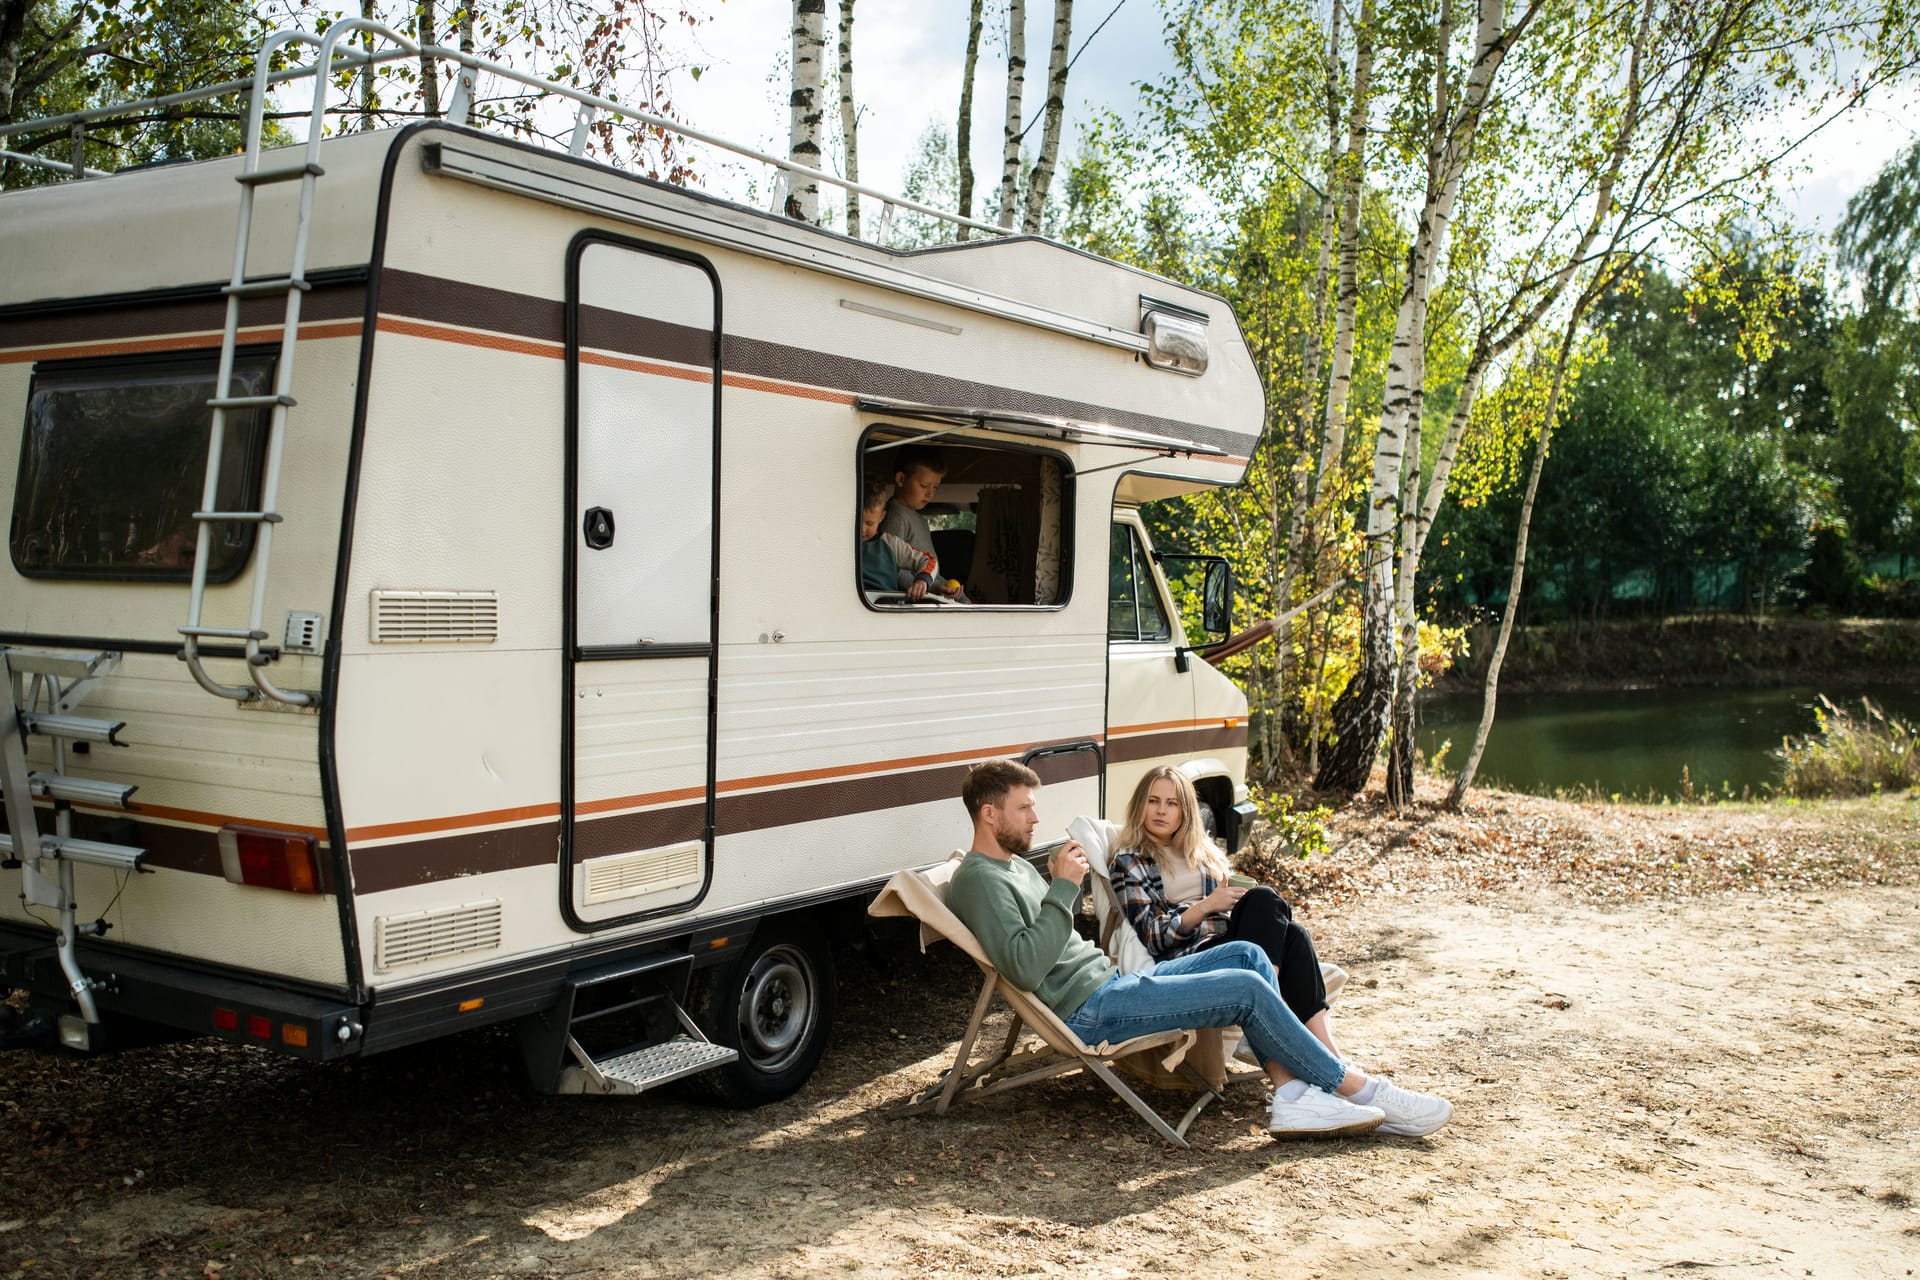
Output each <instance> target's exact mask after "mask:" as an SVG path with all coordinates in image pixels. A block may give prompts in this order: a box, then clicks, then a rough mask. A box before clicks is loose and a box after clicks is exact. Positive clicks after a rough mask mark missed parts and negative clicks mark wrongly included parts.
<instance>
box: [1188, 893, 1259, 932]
mask: <svg viewBox="0 0 1920 1280" xmlns="http://www.w3.org/2000/svg"><path fill="white" fill-rule="evenodd" d="M1246 893H1247V891H1246V888H1245V887H1244V886H1241V885H1236V884H1228V883H1226V882H1224V881H1223V882H1222V883H1221V884H1220V885H1218V886H1217V887H1216V888H1215V889H1214V891H1213V892H1212V893H1210V894H1208V895H1207V896H1206V897H1204V898H1202V899H1200V900H1199V901H1198V902H1196V903H1194V904H1193V905H1192V906H1190V907H1188V908H1187V909H1186V910H1185V911H1182V912H1181V913H1180V928H1181V929H1182V930H1183V931H1185V932H1187V933H1192V932H1193V931H1194V930H1195V929H1198V928H1199V927H1200V922H1201V921H1202V920H1205V919H1206V918H1207V917H1208V916H1223V915H1226V914H1228V913H1229V912H1231V911H1232V910H1233V909H1234V907H1235V906H1236V905H1238V904H1239V902H1240V899H1241V898H1243V897H1245V896H1246Z"/></svg>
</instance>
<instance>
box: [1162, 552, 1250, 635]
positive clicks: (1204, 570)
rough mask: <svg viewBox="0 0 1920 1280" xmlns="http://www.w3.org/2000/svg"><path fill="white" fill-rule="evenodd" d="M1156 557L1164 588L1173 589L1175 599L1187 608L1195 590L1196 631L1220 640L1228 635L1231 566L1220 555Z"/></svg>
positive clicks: (1229, 625)
mask: <svg viewBox="0 0 1920 1280" xmlns="http://www.w3.org/2000/svg"><path fill="white" fill-rule="evenodd" d="M1157 558H1158V560H1159V561H1160V568H1161V571H1162V572H1163V573H1165V574H1166V575H1167V585H1168V586H1170V587H1172V588H1173V594H1174V597H1175V599H1184V600H1185V601H1186V602H1187V605H1188V607H1189V608H1191V607H1192V605H1193V599H1194V597H1193V594H1192V593H1193V592H1195V591H1196V590H1197V591H1198V593H1199V597H1200V599H1199V604H1200V617H1199V619H1198V622H1199V628H1198V629H1199V630H1201V631H1204V632H1206V633H1207V635H1208V636H1210V637H1213V638H1216V639H1220V640H1224V639H1226V638H1227V637H1228V636H1229V635H1231V634H1232V633H1233V567H1232V566H1231V565H1229V564H1228V563H1227V562H1226V561H1225V560H1224V559H1222V558H1221V557H1220V556H1196V555H1186V554H1183V553H1180V552H1171V551H1170V552H1165V553H1158V554H1157ZM1196 578H1197V579H1198V581H1196ZM1191 638H1192V637H1189V639H1191Z"/></svg>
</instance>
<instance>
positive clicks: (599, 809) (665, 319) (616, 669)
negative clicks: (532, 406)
mask: <svg viewBox="0 0 1920 1280" xmlns="http://www.w3.org/2000/svg"><path fill="white" fill-rule="evenodd" d="M719 352H720V296H719V288H718V282H717V280H716V279H715V277H714V275H713V272H712V270H711V268H710V267H708V266H707V265H706V264H705V263H704V262H702V261H701V260H699V259H697V258H695V257H692V256H691V255H687V254H683V253H679V252H676V251H673V250H669V249H664V248H660V247H656V246H650V245H646V244H643V243H640V242H637V241H631V240H626V239H623V238H618V237H614V236H608V235H602V234H599V233H589V234H587V235H583V236H582V237H580V238H579V239H578V240H576V241H575V242H574V245H573V248H572V251H571V253H570V254H569V259H568V279H567V391H568V445H567V452H568V459H567V482H568V483H567V511H568V527H567V531H566V538H567V543H566V545H567V556H566V570H565V571H566V580H567V587H568V590H567V602H566V610H567V626H566V653H565V656H564V659H563V662H562V667H563V668H564V673H565V674H564V680H563V684H564V690H565V707H566V709H565V712H564V723H563V727H562V740H563V747H562V752H563V759H562V765H563V769H562V772H563V782H562V788H561V792H562V800H561V830H562V847H563V859H562V865H563V867H564V874H563V879H564V881H565V888H564V892H563V899H562V907H563V909H564V911H565V912H566V914H567V916H568V919H569V920H570V922H571V923H573V925H574V926H575V927H576V928H579V929H594V928H601V927H605V926H607V925H610V924H614V923H621V922H626V921H631V920H635V919H641V918H646V917H650V916H658V915H664V914H671V913H673V912H677V911H683V910H686V909H687V908H688V907H691V906H692V905H694V904H695V903H697V902H698V901H699V900H700V898H701V897H702V896H703V895H704V894H705V892H706V889H707V886H708V884H709V883H710V882H711V880H712V874H713V814H714V712H715V703H716V655H717V650H718V633H717V626H718V616H719V615H718V609H719V582H718V578H717V575H716V565H717V563H718V540H719V523H718V514H717V513H718V510H719V471H718V460H719V450H720V418H719V405H720V397H719V387H720V381H719Z"/></svg>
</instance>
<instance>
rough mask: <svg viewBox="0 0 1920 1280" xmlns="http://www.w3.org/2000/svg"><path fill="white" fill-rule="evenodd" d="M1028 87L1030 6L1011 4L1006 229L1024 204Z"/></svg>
mask: <svg viewBox="0 0 1920 1280" xmlns="http://www.w3.org/2000/svg"><path fill="white" fill-rule="evenodd" d="M1026 84H1027V4H1026V0H1007V116H1006V126H1005V130H1004V132H1003V134H1002V145H1001V159H1000V216H999V218H998V219H997V221H998V222H999V224H1000V225H1001V226H1003V227H1008V228H1011V227H1012V226H1013V215H1014V211H1015V209H1016V208H1017V206H1018V205H1019V203H1020V96H1021V94H1023V93H1024V92H1026Z"/></svg>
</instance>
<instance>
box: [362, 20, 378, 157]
mask: <svg viewBox="0 0 1920 1280" xmlns="http://www.w3.org/2000/svg"><path fill="white" fill-rule="evenodd" d="M360 16H361V18H363V19H365V20H366V21H368V22H372V21H373V20H374V17H375V16H376V15H375V14H374V11H373V0H360ZM360 43H361V44H362V45H364V46H366V48H368V49H369V50H371V49H372V48H373V32H371V31H363V32H361V33H360ZM373 76H374V68H373V66H372V65H371V64H369V65H367V66H365V67H362V68H361V69H360V130H361V132H362V133H368V132H371V131H372V129H373V108H374V104H375V103H377V102H378V101H379V100H380V99H379V96H378V95H377V94H375V93H374V91H373Z"/></svg>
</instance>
